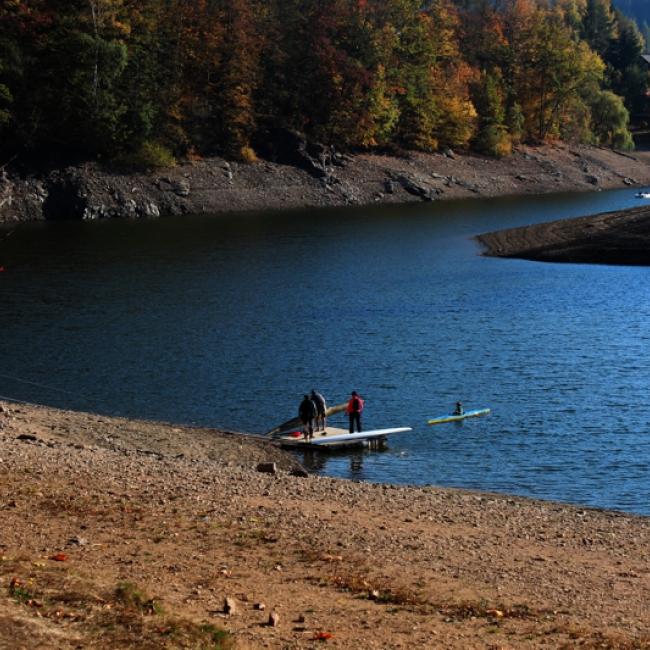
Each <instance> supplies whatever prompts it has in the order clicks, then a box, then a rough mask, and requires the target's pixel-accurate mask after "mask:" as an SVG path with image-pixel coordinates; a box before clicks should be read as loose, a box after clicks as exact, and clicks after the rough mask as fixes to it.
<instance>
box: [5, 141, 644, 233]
mask: <svg viewBox="0 0 650 650" xmlns="http://www.w3.org/2000/svg"><path fill="white" fill-rule="evenodd" d="M304 155H305V156H307V158H306V159H305V158H304V157H303V158H301V159H298V160H297V161H294V163H295V164H279V163H277V162H269V161H259V162H257V163H255V164H250V165H247V164H240V163H235V162H228V161H226V160H224V159H221V158H211V159H205V160H200V161H196V162H186V163H183V164H179V165H178V166H177V167H175V168H173V169H169V170H164V171H156V172H151V173H146V174H124V173H119V172H117V171H114V170H113V171H112V170H110V169H107V168H104V167H101V166H99V165H97V164H85V165H79V166H75V167H68V168H65V169H56V170H53V171H50V172H48V173H44V174H40V175H28V176H26V177H20V176H19V175H18V174H16V173H12V172H11V171H9V172H6V171H5V172H3V173H2V175H0V222H16V221H29V220H42V219H49V220H56V219H104V218H112V217H126V218H139V217H144V218H151V217H158V216H161V215H169V214H195V213H204V212H206V213H217V212H232V211H245V210H262V209H264V210H267V209H285V208H298V207H317V206H318V207H326V206H343V205H368V204H373V203H407V202H417V201H438V200H444V199H457V198H466V197H482V196H485V197H488V196H504V195H515V194H540V193H548V192H562V191H593V190H597V189H609V188H614V187H622V186H626V185H629V186H637V185H647V184H650V153H648V152H639V153H634V154H624V153H617V152H613V151H611V150H608V149H603V148H599V147H586V146H568V145H559V146H544V147H520V148H519V149H518V150H517V151H516V152H515V153H514V154H513V155H512V156H511V157H509V158H506V159H504V160H495V159H491V158H485V157H481V156H477V155H459V154H456V153H454V152H451V151H447V152H445V153H440V154H421V153H412V154H410V155H409V156H408V157H401V158H400V157H390V156H383V155H372V154H360V155H355V156H342V155H329V156H325V155H324V154H321V155H320V157H316V158H314V157H309V156H308V155H307V154H304Z"/></svg>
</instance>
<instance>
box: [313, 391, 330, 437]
mask: <svg viewBox="0 0 650 650" xmlns="http://www.w3.org/2000/svg"><path fill="white" fill-rule="evenodd" d="M311 401H312V402H313V403H314V404H315V405H316V431H322V432H323V435H325V429H326V427H327V420H326V419H325V411H326V410H327V404H326V402H325V398H324V397H323V396H322V395H321V394H320V393H319V392H318V391H317V390H312V391H311Z"/></svg>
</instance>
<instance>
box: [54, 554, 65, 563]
mask: <svg viewBox="0 0 650 650" xmlns="http://www.w3.org/2000/svg"><path fill="white" fill-rule="evenodd" d="M50 560H53V561H54V562H67V561H68V556H67V555H66V554H65V553H56V554H54V555H52V556H50Z"/></svg>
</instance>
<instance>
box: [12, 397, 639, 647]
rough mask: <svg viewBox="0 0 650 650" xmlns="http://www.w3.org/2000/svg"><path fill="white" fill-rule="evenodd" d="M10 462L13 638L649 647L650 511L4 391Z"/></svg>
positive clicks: (18, 643)
mask: <svg viewBox="0 0 650 650" xmlns="http://www.w3.org/2000/svg"><path fill="white" fill-rule="evenodd" d="M259 462H271V463H275V466H276V468H277V471H276V472H275V473H262V472H260V471H258V469H259V467H258V463H259ZM0 470H1V471H0V523H1V525H2V531H3V534H2V537H1V538H0V646H2V647H12V648H29V649H30V650H33V649H40V648H43V649H45V648H48V649H49V648H59V649H68V648H151V649H154V648H155V649H160V648H178V647H187V648H199V647H222V648H231V647H235V648H251V649H252V648H262V647H264V648H278V649H280V648H282V649H286V648H289V649H292V648H315V647H333V648H356V647H358V648H369V649H372V648H375V649H381V650H388V649H393V648H395V649H396V648H402V649H407V648H408V649H411V648H423V649H424V648H454V649H455V648H457V649H463V650H467V649H473V648H477V649H478V648H481V649H496V648H500V649H501V648H502V649H514V648H566V649H570V648H571V649H572V648H577V647H579V648H588V649H592V650H595V649H596V648H607V649H610V650H611V649H619V650H631V649H648V648H650V610H649V609H648V606H647V605H648V602H650V550H649V549H650V519H648V518H647V517H635V516H631V515H624V514H620V513H614V512H604V511H598V510H593V509H589V508H580V507H573V506H568V505H562V504H558V503H551V502H542V501H534V500H530V499H523V498H517V497H509V496H505V495H494V494H480V493H475V492H467V491H461V490H445V489H438V488H432V487H423V488H415V487H400V486H392V485H372V484H363V483H355V482H348V481H341V480H335V479H329V478H322V477H316V476H309V477H304V476H302V477H301V476H297V475H295V474H300V472H299V471H296V470H299V468H297V467H296V466H295V460H293V458H292V457H290V456H286V455H285V454H283V453H282V452H280V451H279V450H276V449H275V448H273V447H270V446H269V445H268V444H267V443H266V442H260V441H257V440H254V439H250V440H247V439H242V438H241V437H239V436H234V435H227V434H222V433H219V432H215V431H209V430H197V429H192V428H187V427H182V426H175V425H165V424H162V423H151V422H137V421H129V420H123V419H118V418H109V417H104V416H97V415H92V414H86V413H72V412H68V411H60V410H56V409H50V408H45V407H38V406H33V405H26V404H20V405H14V404H9V403H2V402H0ZM292 471H293V472H294V475H292V474H291V472H292ZM221 630H225V631H226V632H225V633H224V632H222V631H221ZM226 633H227V635H225V634H226ZM216 640H219V642H220V643H221V645H216Z"/></svg>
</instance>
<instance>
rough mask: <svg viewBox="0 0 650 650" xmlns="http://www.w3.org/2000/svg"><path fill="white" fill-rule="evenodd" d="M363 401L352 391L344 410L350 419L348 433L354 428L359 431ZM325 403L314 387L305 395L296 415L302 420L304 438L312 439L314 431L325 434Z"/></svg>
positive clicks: (352, 431)
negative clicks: (309, 393)
mask: <svg viewBox="0 0 650 650" xmlns="http://www.w3.org/2000/svg"><path fill="white" fill-rule="evenodd" d="M363 406H364V402H363V399H361V396H360V395H359V394H358V393H357V392H356V391H354V390H353V391H352V394H351V395H350V399H349V400H348V404H347V407H346V409H345V412H346V413H347V415H348V418H349V421H350V433H354V430H355V428H356V430H357V431H358V432H359V433H360V432H361V413H362V412H363ZM326 411H327V403H326V402H325V398H324V397H323V396H322V395H321V393H319V392H318V391H317V390H316V389H314V390H312V391H311V395H305V396H304V397H303V400H302V402H300V406H299V408H298V416H299V417H300V421H301V422H302V431H303V435H304V437H305V440H312V439H313V437H314V431H316V432H319V431H320V432H322V434H323V435H324V436H325V435H327V417H326Z"/></svg>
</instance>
